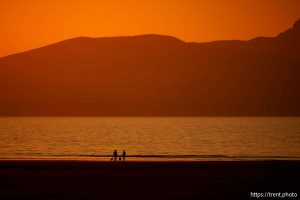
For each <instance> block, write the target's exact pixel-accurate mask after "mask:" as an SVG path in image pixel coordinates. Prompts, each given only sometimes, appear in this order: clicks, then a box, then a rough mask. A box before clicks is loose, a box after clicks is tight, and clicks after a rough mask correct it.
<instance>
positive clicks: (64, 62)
mask: <svg viewBox="0 0 300 200" xmlns="http://www.w3.org/2000/svg"><path fill="white" fill-rule="evenodd" d="M299 102H300V20H298V21H297V22H296V23H295V24H294V25H293V27H291V28H290V29H288V30H286V31H284V32H282V33H280V34H278V35H277V36H275V37H258V38H254V39H251V40H248V41H238V40H233V41H214V42H206V43H195V42H184V41H182V40H180V39H177V38H175V37H172V36H165V35H155V34H147V35H139V36H121V37H102V38H88V37H78V38H73V39H68V40H65V41H61V42H58V43H55V44H51V45H48V46H45V47H41V48H37V49H33V50H30V51H26V52H22V53H17V54H14V55H10V56H6V57H2V58H0V115H1V116H298V115H300V104H299Z"/></svg>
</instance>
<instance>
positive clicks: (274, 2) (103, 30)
mask: <svg viewBox="0 0 300 200" xmlns="http://www.w3.org/2000/svg"><path fill="white" fill-rule="evenodd" d="M298 18H300V0H224V1H222V0H147V1H146V0H26V1H25V0H1V1H0V44H1V45H0V56H4V55H8V54H13V53H16V52H20V51H24V50H28V49H32V48H36V47H40V46H43V45H46V44H50V43H54V42H56V41H60V40H64V39H67V38H72V37H77V36H91V37H102V36H117V35H138V34H145V33H157V34H166V35H173V36H176V37H178V38H181V39H183V40H185V41H196V42H203V41H211V40H220V39H222V40H224V39H242V40H245V39H250V38H253V37H256V36H274V35H276V34H277V33H279V32H281V31H283V30H284V29H286V28H288V27H290V26H292V24H293V23H294V22H295V20H297V19H298Z"/></svg>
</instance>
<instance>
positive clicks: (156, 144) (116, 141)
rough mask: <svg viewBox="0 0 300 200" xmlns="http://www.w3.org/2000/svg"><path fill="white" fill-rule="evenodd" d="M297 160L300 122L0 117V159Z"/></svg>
mask: <svg viewBox="0 0 300 200" xmlns="http://www.w3.org/2000/svg"><path fill="white" fill-rule="evenodd" d="M115 148H116V149H117V150H118V151H119V152H121V151H123V149H126V151H127V154H128V156H132V157H129V158H128V159H129V160H136V159H148V160H149V159H173V160H174V159H184V160H186V159H192V160H224V159H225V160H240V159H242V160H243V159H298V160H299V159H300V118H255V117H253V118H246V117H245V118H244V117H241V118H234V117H228V118H222V117H207V118H201V117H199V118H197V117H195V118H193V117H191V118H189V117H178V118H176V117H161V118H158V117H157V118H156V117H144V118H143V117H141V118H133V117H120V118H113V117H111V118H110V117H107V118H101V117H99V118H98V117H88V118H84V117H83V118H76V117H65V118H64V117H37V118H20V117H16V118H14V117H11V118H6V117H3V118H0V158H2V159H4V158H62V159H65V158H72V159H74V158H75V159H99V160H109V159H110V157H111V154H112V151H113V150H114V149H115Z"/></svg>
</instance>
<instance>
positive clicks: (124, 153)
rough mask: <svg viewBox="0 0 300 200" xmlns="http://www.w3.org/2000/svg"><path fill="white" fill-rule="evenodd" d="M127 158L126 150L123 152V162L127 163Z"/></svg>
mask: <svg viewBox="0 0 300 200" xmlns="http://www.w3.org/2000/svg"><path fill="white" fill-rule="evenodd" d="M125 158H126V151H125V150H124V151H123V161H125Z"/></svg>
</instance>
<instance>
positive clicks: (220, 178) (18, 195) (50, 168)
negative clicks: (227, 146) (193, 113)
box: [0, 160, 300, 200]
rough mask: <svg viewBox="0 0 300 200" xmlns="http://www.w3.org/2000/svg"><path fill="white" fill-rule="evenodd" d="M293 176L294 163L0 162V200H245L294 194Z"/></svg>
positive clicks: (297, 167) (297, 164) (299, 166)
mask: <svg viewBox="0 0 300 200" xmlns="http://www.w3.org/2000/svg"><path fill="white" fill-rule="evenodd" d="M299 172H300V161H199V162H198V161H197V162H196V161H195V162H193V161H186V162H182V161H180V162H118V163H113V162H99V161H66V160H52V161H51V160H0V199H3V200H6V199H7V200H10V199H20V200H21V199H39V200H44V199H53V200H54V199H55V200H60V199H103V200H106V199H122V200H127V199H140V200H146V199H153V200H159V199H250V192H297V191H300V190H299V189H300V188H299V185H300V184H299V180H300V173H299ZM299 195H300V194H299V193H298V196H299ZM252 199H257V198H252ZM292 199H294V198H292Z"/></svg>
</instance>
